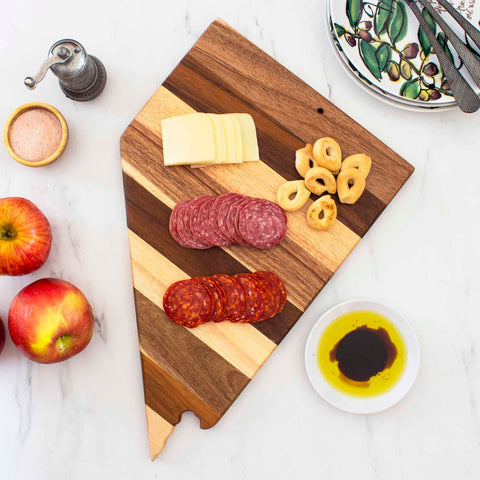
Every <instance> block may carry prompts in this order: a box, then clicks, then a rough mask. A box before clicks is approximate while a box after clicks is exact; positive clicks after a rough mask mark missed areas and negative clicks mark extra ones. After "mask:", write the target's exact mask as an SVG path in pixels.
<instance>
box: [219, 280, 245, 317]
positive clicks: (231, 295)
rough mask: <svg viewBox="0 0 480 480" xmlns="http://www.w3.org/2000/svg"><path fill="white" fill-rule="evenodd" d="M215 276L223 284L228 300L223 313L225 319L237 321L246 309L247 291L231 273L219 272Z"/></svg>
mask: <svg viewBox="0 0 480 480" xmlns="http://www.w3.org/2000/svg"><path fill="white" fill-rule="evenodd" d="M213 278H214V279H215V280H217V282H218V283H220V285H222V287H223V289H224V291H225V295H226V298H227V302H226V305H225V311H224V313H223V320H229V321H231V322H237V321H238V320H239V318H240V317H241V316H242V315H243V311H244V309H245V292H244V290H243V287H242V286H241V285H240V283H239V282H238V281H237V279H235V278H234V277H232V276H231V275H226V274H224V273H219V274H217V275H214V276H213Z"/></svg>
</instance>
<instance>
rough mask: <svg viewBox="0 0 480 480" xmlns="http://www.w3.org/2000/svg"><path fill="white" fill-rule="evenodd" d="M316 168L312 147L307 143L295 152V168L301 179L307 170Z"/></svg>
mask: <svg viewBox="0 0 480 480" xmlns="http://www.w3.org/2000/svg"><path fill="white" fill-rule="evenodd" d="M317 166H318V165H317V164H316V163H315V159H314V158H313V147H312V145H310V144H309V143H307V144H306V145H305V146H304V147H303V148H299V149H298V150H297V151H296V152H295V168H296V169H297V172H298V173H299V174H300V176H301V177H305V174H306V173H307V172H308V170H310V169H311V168H313V167H317Z"/></svg>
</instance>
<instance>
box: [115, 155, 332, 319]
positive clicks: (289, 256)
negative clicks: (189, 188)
mask: <svg viewBox="0 0 480 480" xmlns="http://www.w3.org/2000/svg"><path fill="white" fill-rule="evenodd" d="M123 169H124V174H125V175H126V177H127V178H130V179H131V180H132V182H134V183H135V184H138V185H140V187H142V188H143V189H145V190H146V191H147V192H148V193H149V194H151V195H153V197H155V199H158V200H159V201H160V202H161V203H162V204H165V205H166V206H167V207H170V208H173V206H174V205H175V203H174V201H173V200H172V199H171V198H170V197H169V196H167V195H166V194H164V193H162V191H161V190H160V189H159V188H158V187H157V186H156V185H155V184H154V183H152V182H151V181H150V180H149V179H148V178H147V177H145V176H144V175H143V174H142V173H141V172H140V171H138V170H137V169H136V168H135V167H134V166H133V165H131V164H129V163H128V162H125V161H123ZM127 197H128V194H127ZM127 204H128V198H127ZM157 248H158V246H157ZM223 250H224V251H225V252H226V254H228V255H230V256H231V257H233V259H235V260H237V261H238V262H239V264H241V265H244V266H245V267H247V268H248V269H249V270H251V271H255V270H262V269H264V270H272V271H276V272H277V273H278V274H279V275H280V276H281V278H282V279H283V280H284V281H285V284H286V285H287V291H288V300H289V301H290V303H292V305H294V306H296V307H297V308H298V309H300V310H302V311H304V310H305V309H306V308H307V307H308V305H309V304H310V302H311V298H312V297H311V295H312V294H316V293H317V292H318V290H319V287H321V286H323V283H326V282H327V281H328V279H329V278H330V276H331V275H332V273H333V272H332V271H329V270H327V269H326V267H324V266H323V265H321V264H320V263H319V260H314V259H313V258H312V257H311V256H310V255H308V254H307V253H305V252H304V251H303V250H300V249H298V248H296V244H294V243H293V242H288V241H286V240H284V241H283V242H282V244H281V246H279V247H276V248H275V249H270V251H268V252H265V251H262V250H256V249H246V248H245V247H243V246H241V245H234V246H231V247H226V248H224V249H223ZM295 253H296V256H295ZM189 254H190V252H189ZM297 257H298V258H297ZM287 260H288V263H285V262H286V261H287ZM294 260H295V262H298V263H296V267H297V269H298V270H295V269H291V268H290V269H288V267H289V266H292V265H295V264H294V263H293V262H294ZM292 272H295V275H292ZM215 273H218V271H217V272H215ZM236 273H238V272H236ZM298 275H300V276H302V275H305V278H297V277H298ZM314 277H318V280H316V281H315V283H313V284H312V283H311V282H312V279H313V278H314ZM321 282H323V283H321Z"/></svg>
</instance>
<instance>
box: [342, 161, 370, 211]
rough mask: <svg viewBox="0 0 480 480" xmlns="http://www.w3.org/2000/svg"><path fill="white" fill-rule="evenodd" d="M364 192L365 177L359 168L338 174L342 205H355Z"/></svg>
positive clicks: (348, 169)
mask: <svg viewBox="0 0 480 480" xmlns="http://www.w3.org/2000/svg"><path fill="white" fill-rule="evenodd" d="M364 190H365V177H364V176H363V173H362V172H360V170H359V169H358V168H347V169H346V170H342V171H341V172H340V173H339V174H338V177H337V193H338V199H339V200H340V201H341V202H342V203H348V204H352V203H355V202H356V201H357V200H358V199H359V198H360V197H361V195H362V193H363V191H364Z"/></svg>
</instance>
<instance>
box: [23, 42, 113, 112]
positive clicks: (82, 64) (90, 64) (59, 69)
mask: <svg viewBox="0 0 480 480" xmlns="http://www.w3.org/2000/svg"><path fill="white" fill-rule="evenodd" d="M49 68H50V69H51V70H52V72H53V73H54V74H55V75H56V76H57V77H58V82H59V84H60V88H61V89H62V91H63V93H64V94H65V95H66V96H67V97H68V98H71V99H72V100H75V101H77V102H86V101H88V100H92V99H94V98H95V97H97V96H98V95H100V94H101V93H102V91H103V89H104V87H105V82H106V81H107V72H106V71H105V67H104V65H103V63H102V62H101V61H100V60H99V59H98V58H97V57H94V56H93V55H89V54H88V53H87V52H86V50H85V48H83V46H82V45H81V44H80V43H79V42H77V41H76V40H71V39H64V40H59V41H58V42H56V43H54V44H53V45H52V47H51V48H50V50H49V51H48V58H47V59H46V60H45V61H44V62H43V63H42V66H41V67H40V71H39V72H38V73H37V75H36V76H35V77H26V78H25V80H24V83H25V85H26V87H27V88H29V89H30V90H33V89H34V88H35V87H36V86H37V84H38V83H39V82H40V81H42V80H43V78H44V77H45V75H46V74H47V71H48V69H49Z"/></svg>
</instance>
